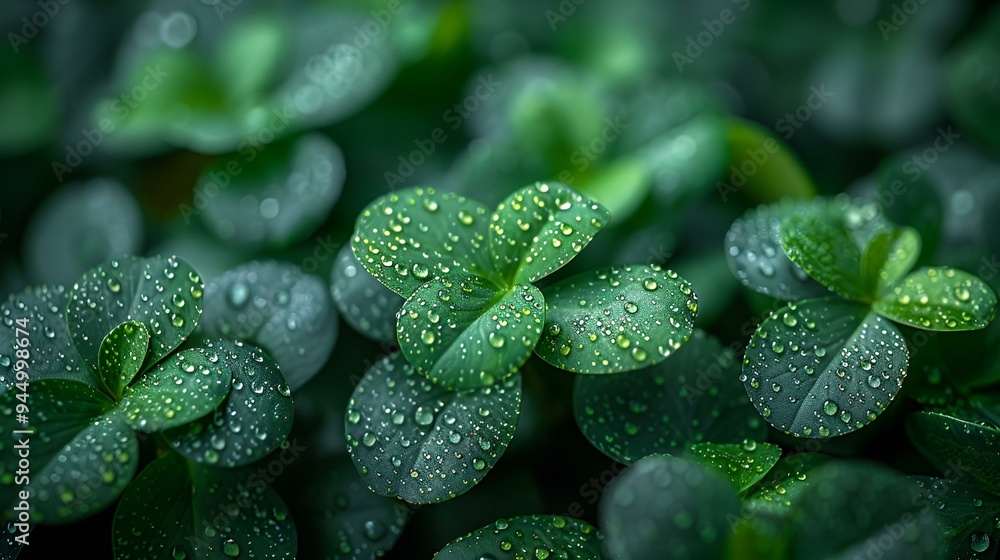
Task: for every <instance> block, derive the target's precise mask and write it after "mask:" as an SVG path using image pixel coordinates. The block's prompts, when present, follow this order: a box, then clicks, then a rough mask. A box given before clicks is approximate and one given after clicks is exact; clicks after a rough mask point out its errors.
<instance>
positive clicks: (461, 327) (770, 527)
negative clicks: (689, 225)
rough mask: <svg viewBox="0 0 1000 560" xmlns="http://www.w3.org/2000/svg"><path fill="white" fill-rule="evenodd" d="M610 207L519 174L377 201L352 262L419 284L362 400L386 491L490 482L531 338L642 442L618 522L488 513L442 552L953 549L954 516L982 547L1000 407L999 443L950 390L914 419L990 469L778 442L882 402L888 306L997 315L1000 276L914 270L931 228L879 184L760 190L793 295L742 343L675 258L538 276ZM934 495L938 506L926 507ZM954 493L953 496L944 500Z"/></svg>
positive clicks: (927, 553) (356, 440)
mask: <svg viewBox="0 0 1000 560" xmlns="http://www.w3.org/2000/svg"><path fill="white" fill-rule="evenodd" d="M608 219H609V216H608V214H607V212H606V211H603V209H602V208H601V207H600V206H599V205H598V204H596V203H594V202H592V201H589V200H587V199H584V198H582V197H581V196H580V195H578V194H577V193H575V192H574V191H573V190H572V189H570V188H569V187H566V186H564V185H560V184H555V183H549V184H536V185H534V186H530V187H526V188H524V189H521V190H519V191H517V192H515V193H514V194H513V195H511V196H510V197H509V198H508V199H507V200H505V201H504V202H503V203H501V204H500V205H499V206H498V207H497V209H496V211H495V212H493V213H492V214H490V213H488V212H487V210H486V209H485V208H483V207H482V206H480V205H478V204H476V203H474V202H472V201H469V200H467V199H464V198H462V197H460V196H456V195H451V194H437V193H435V192H434V191H433V190H432V189H411V190H406V191H401V192H398V193H395V194H391V195H387V196H385V197H382V198H380V199H378V200H376V201H375V202H373V203H372V204H371V205H370V206H369V207H368V208H366V209H365V210H364V211H363V213H362V214H361V216H360V217H359V219H358V222H357V227H356V231H355V237H354V239H353V245H352V247H353V251H354V254H355V256H356V258H357V262H360V263H361V264H362V265H363V266H364V268H365V269H366V270H368V271H369V272H370V273H371V275H373V276H374V277H375V278H376V279H378V280H379V281H381V282H382V283H383V284H384V285H385V286H387V287H389V288H390V289H391V290H392V291H393V292H395V293H396V294H398V296H399V297H400V299H398V300H393V299H392V297H388V296H384V295H380V296H378V297H377V300H378V301H379V302H380V303H378V304H373V306H372V308H373V309H374V307H377V306H382V307H385V306H386V305H388V306H391V305H393V301H405V303H403V304H402V307H401V308H400V309H399V312H398V314H397V322H396V330H397V332H396V335H397V337H398V340H399V344H400V352H399V353H396V354H393V355H390V356H388V357H386V358H384V359H383V360H382V361H381V362H379V363H377V364H375V365H374V366H373V367H371V368H370V369H369V371H368V372H367V373H366V375H365V376H364V378H363V379H362V381H361V383H360V384H359V385H358V386H357V388H356V389H355V392H354V395H353V396H352V399H351V401H350V404H349V407H348V410H347V413H346V432H347V438H348V447H349V451H350V453H351V456H352V458H353V460H354V462H355V466H356V467H357V469H358V471H359V473H361V476H362V478H363V479H364V481H365V482H366V483H367V484H368V485H369V487H370V488H371V489H372V490H373V491H375V492H376V493H378V494H382V495H385V496H395V497H400V498H402V499H404V500H406V501H409V502H413V503H433V502H439V501H443V500H447V499H450V498H453V497H455V496H457V495H459V494H461V493H463V492H465V491H467V490H468V489H469V488H471V487H472V486H473V485H474V484H476V483H477V482H478V481H479V480H480V479H481V478H482V476H484V475H485V474H486V472H487V471H488V470H489V469H490V467H492V466H493V465H494V464H495V462H496V461H497V459H498V458H499V456H500V454H501V453H502V452H503V450H504V449H505V448H506V446H507V444H508V443H509V442H510V440H511V438H512V436H513V432H514V428H515V425H516V422H517V416H518V411H519V402H520V390H521V387H520V374H519V373H517V371H518V368H519V367H520V366H521V365H522V364H523V363H524V362H525V360H527V359H528V357H529V355H530V353H531V352H532V351H534V352H535V353H536V354H537V355H538V356H540V357H541V358H543V359H544V360H546V361H547V362H549V363H551V364H552V365H554V366H557V367H560V368H562V369H566V370H569V371H573V372H576V373H580V374H583V375H578V376H576V381H575V387H574V394H573V408H574V415H575V416H576V420H577V423H578V425H579V426H580V429H581V431H582V432H583V434H584V435H585V436H586V437H587V439H588V440H589V441H590V442H591V443H592V444H593V445H594V446H595V447H597V448H598V449H599V450H601V451H602V452H604V453H605V454H606V455H608V456H609V457H611V458H613V459H615V460H617V461H620V462H622V463H625V464H627V465H630V468H629V469H628V470H627V471H626V472H625V473H624V474H623V475H622V476H620V477H619V479H618V480H617V481H616V483H615V484H614V485H612V486H611V488H609V490H608V491H607V492H605V494H604V496H602V498H601V503H600V507H599V511H598V519H599V522H600V529H601V530H600V531H598V530H597V529H595V528H594V527H591V526H590V525H588V524H587V523H585V522H583V521H580V520H577V519H573V518H571V517H566V516H555V515H526V516H521V517H515V518H511V519H501V520H498V521H497V522H496V523H494V524H490V525H488V526H486V527H483V528H481V529H479V530H477V531H474V532H472V533H470V534H468V535H466V536H464V537H462V538H459V539H457V540H455V541H453V542H452V543H450V544H449V545H448V546H447V547H445V548H444V549H443V550H442V551H440V552H439V553H438V556H440V557H442V558H462V559H465V558H498V559H499V558H513V557H537V558H547V557H560V558H584V557H585V558H602V557H613V558H627V559H645V558H657V559H659V558H744V557H745V558H752V557H769V558H789V559H793V558H795V559H797V558H813V557H815V555H816V554H817V553H819V552H823V551H825V552H828V553H830V554H834V553H838V554H840V553H845V551H851V550H864V547H865V546H868V545H871V543H872V542H876V541H873V540H871V539H868V540H866V538H867V537H868V536H870V535H872V534H878V533H876V532H878V531H883V530H885V531H888V533H887V535H890V536H888V537H887V538H890V540H891V541H892V542H891V554H890V553H889V552H888V551H886V550H883V549H879V550H880V551H882V552H883V554H886V556H885V557H887V558H888V557H892V558H936V557H938V555H939V553H940V551H941V550H942V549H941V545H942V543H941V542H940V538H939V537H940V535H941V532H940V531H939V525H938V523H939V522H940V523H941V524H942V525H943V526H944V527H945V529H946V534H947V535H949V536H950V537H955V536H956V535H958V536H959V537H961V538H957V540H956V538H952V539H951V541H953V542H951V543H950V544H951V545H954V543H955V542H958V543H967V542H968V539H970V538H971V539H972V545H973V546H972V550H974V551H975V550H979V551H982V550H986V549H987V548H988V547H989V546H990V544H989V542H990V540H989V537H988V536H986V534H985V533H983V532H982V530H981V529H982V526H984V524H985V525H988V524H989V523H991V521H990V518H987V517H983V516H981V515H978V514H979V513H981V511H977V510H976V507H978V506H979V505H982V504H983V503H986V504H987V505H991V506H996V505H998V502H1000V499H998V498H997V497H996V496H997V493H996V492H997V485H998V483H1000V481H998V480H996V477H995V474H994V473H995V469H992V467H991V465H994V464H995V461H993V460H991V459H987V458H986V457H985V455H984V453H985V452H987V451H989V450H993V449H995V447H996V446H997V445H1000V439H998V438H1000V430H996V429H993V428H989V427H986V426H983V425H979V424H976V425H975V428H971V429H970V428H969V426H965V428H964V429H965V434H967V435H968V434H971V435H969V436H968V437H972V438H978V440H984V439H988V440H989V442H987V443H984V442H983V441H978V443H977V450H975V451H971V450H966V451H963V450H962V449H961V447H962V445H963V444H962V442H961V441H959V442H957V443H955V442H952V441H951V440H949V436H948V432H949V430H956V429H958V426H957V425H955V426H953V425H952V424H956V423H958V422H963V421H961V420H958V419H955V418H951V417H948V416H945V415H943V414H940V413H918V414H917V415H915V417H914V418H913V419H912V421H911V425H917V424H919V425H920V428H919V429H917V430H914V431H919V432H923V434H922V435H921V436H919V437H915V441H916V442H917V443H918V447H920V448H921V450H922V451H925V453H926V454H927V455H928V456H929V457H930V458H931V459H932V461H935V462H936V463H938V464H941V465H944V464H945V462H946V461H947V460H951V459H953V458H956V457H957V458H959V459H967V460H969V461H970V462H972V461H973V459H975V461H976V462H977V465H978V466H976V467H973V471H974V473H975V477H974V478H975V480H976V481H978V482H979V483H980V486H979V487H968V486H955V485H952V486H949V485H948V484H947V482H946V481H945V480H943V479H916V480H914V479H905V478H901V477H899V476H898V475H896V474H895V473H893V472H891V471H890V470H888V469H885V468H883V467H879V466H876V465H869V464H855V463H850V462H846V463H845V462H841V461H834V460H832V459H831V458H830V457H828V456H825V455H820V454H817V453H809V452H802V451H803V450H802V449H796V450H794V451H793V452H792V453H790V454H783V450H782V449H781V448H780V447H779V446H777V445H774V444H770V443H763V442H762V441H763V440H764V439H765V438H766V437H767V423H768V422H769V423H770V424H771V425H773V426H775V427H776V428H778V429H781V430H784V431H786V432H789V433H792V434H795V435H798V436H812V437H832V436H835V435H840V434H844V433H847V432H849V431H851V430H855V429H857V428H859V427H861V426H864V425H865V424H867V423H868V422H871V421H872V420H873V419H874V418H876V417H877V416H878V414H879V413H880V412H882V411H883V410H884V409H885V407H886V406H887V405H888V403H889V402H890V401H891V399H892V397H893V396H894V395H895V393H896V392H897V391H898V389H899V387H900V384H901V382H902V377H903V376H904V375H905V371H906V367H907V361H908V350H907V346H906V343H905V342H904V339H903V337H902V335H901V334H900V333H899V331H898V330H897V329H896V328H895V327H894V326H893V324H892V323H891V322H890V321H888V320H887V318H889V319H893V320H895V321H898V322H901V323H903V324H906V325H911V326H914V327H917V328H924V329H937V330H961V329H972V328H982V327H983V326H985V325H986V324H987V323H988V322H989V321H990V320H991V319H992V316H993V313H994V308H995V305H996V299H995V296H994V295H993V293H992V292H991V291H990V289H989V288H988V287H986V286H985V285H984V284H983V283H982V282H981V281H979V280H978V279H977V278H975V277H973V276H971V275H969V274H967V273H964V272H961V271H959V270H954V269H950V268H926V269H921V270H918V271H916V272H912V273H910V269H911V268H912V266H913V264H914V262H915V259H916V257H917V255H918V254H919V253H920V238H919V235H917V234H916V232H915V231H913V230H912V229H910V228H901V227H897V226H895V225H893V224H891V223H890V222H888V221H887V220H886V219H885V218H884V217H883V216H881V215H880V214H879V213H878V212H877V211H875V210H874V209H873V208H872V207H859V206H854V205H852V204H851V203H849V202H848V201H846V200H844V199H837V200H832V201H828V200H824V199H817V200H813V201H809V202H801V203H782V204H776V205H771V206H762V207H760V208H757V209H755V210H751V211H750V212H748V213H747V215H746V216H744V217H743V218H741V219H739V220H737V221H736V222H735V223H734V224H733V226H732V229H731V230H730V233H729V235H728V236H727V241H726V244H727V249H726V250H727V252H728V255H729V259H730V263H731V265H732V268H733V270H734V272H735V273H736V275H737V277H738V278H739V280H740V281H741V282H742V283H743V284H745V285H747V286H749V287H751V288H754V289H755V290H757V291H759V292H762V293H764V294H768V295H771V296H773V297H777V298H780V299H784V300H788V303H787V306H786V307H784V308H782V309H779V310H777V311H775V312H773V313H771V314H770V315H769V316H768V317H767V319H766V320H765V321H764V322H763V323H762V324H761V325H760V327H759V328H758V329H757V332H756V333H755V334H754V335H753V338H752V340H751V342H750V344H749V346H748V348H747V352H746V356H745V358H744V360H743V362H742V365H741V363H740V361H739V359H738V358H737V357H736V356H735V355H734V353H733V352H732V351H731V350H730V349H729V348H725V347H724V346H723V345H722V343H721V342H720V341H718V340H717V339H715V338H714V337H712V336H711V335H708V334H706V333H704V332H702V331H700V330H695V329H693V327H692V322H693V319H694V314H695V312H696V310H697V304H696V299H695V297H694V295H693V293H691V287H690V285H688V284H687V282H685V281H683V280H682V279H680V278H678V277H677V276H676V275H675V274H673V273H671V272H669V271H663V270H661V269H659V268H658V267H645V266H643V267H638V266H632V267H612V268H610V269H607V270H601V271H597V272H592V273H585V274H581V275H578V276H574V277H571V278H569V279H566V280H563V281H561V282H557V283H555V284H552V285H550V286H547V287H545V288H543V289H541V290H538V289H535V288H534V287H533V286H532V285H531V283H532V282H534V281H536V280H538V279H539V278H541V277H542V276H544V275H546V274H548V273H551V272H552V271H554V270H555V269H556V268H558V267H560V266H562V265H563V264H565V263H566V262H567V261H568V260H569V259H570V258H572V257H573V256H574V255H575V254H576V253H577V252H579V251H580V250H582V248H583V246H584V245H585V244H586V242H588V241H589V240H590V238H591V237H592V236H593V235H594V234H595V233H596V232H597V230H598V229H600V227H602V226H603V225H605V224H606V223H607V222H608ZM908 273H909V274H908ZM366 289H367V288H366ZM369 293H370V294H372V295H373V296H374V294H375V292H374V291H371V292H369ZM335 294H336V290H335ZM798 300H804V301H798ZM382 304H386V305H382ZM647 311H648V312H647ZM352 314H353V315H355V316H356V317H355V318H354V321H353V323H357V324H358V325H361V330H362V331H363V332H367V333H368V334H369V335H370V336H373V337H376V338H378V337H379V335H378V334H376V333H377V332H378V331H380V330H384V327H383V328H381V329H380V328H378V327H377V325H378V323H379V321H378V320H377V319H376V317H377V316H378V313H373V312H372V309H369V310H363V309H360V308H359V309H355V310H354V312H353V313H347V314H346V315H345V316H346V317H347V318H348V320H349V321H351V315H352ZM383 322H384V321H383ZM353 323H352V324H353ZM382 334H384V333H382ZM748 393H749V395H750V397H751V398H750V399H748V398H747V395H748ZM984 414H985V413H984ZM928 424H935V426H937V427H936V429H925V427H926V426H927V425H928ZM946 424H947V425H946ZM928 438H930V439H931V440H933V443H932V444H928V445H926V446H922V445H921V442H922V441H925V440H927V439H928ZM963 441H964V440H963ZM928 447H929V448H930V449H929V450H925V448H928ZM945 448H947V449H945ZM806 450H808V448H806ZM973 455H974V456H975V457H973ZM942 468H944V467H942ZM991 469H992V470H991ZM931 503H933V504H935V505H937V506H938V507H936V508H929V507H919V506H924V505H927V504H931ZM793 504H794V507H793ZM942 504H952V505H953V507H952V508H951V509H950V510H949V511H948V512H947V513H946V514H945V515H939V514H940V513H941V511H942V510H943V508H941V507H940V506H941V505H942ZM949 515H950V516H949ZM994 517H995V516H994ZM899 519H905V520H906V523H905V525H903V524H900V523H899ZM817 520H820V521H822V520H830V522H829V523H826V522H817ZM651 527H655V530H651V529H650V528H651ZM977 527H978V528H979V530H977ZM984 539H985V540H984ZM984 542H985V544H984ZM874 546H881V545H880V544H876V545H874ZM967 550H968V546H966V547H965V551H967ZM519 555H520V556H519Z"/></svg>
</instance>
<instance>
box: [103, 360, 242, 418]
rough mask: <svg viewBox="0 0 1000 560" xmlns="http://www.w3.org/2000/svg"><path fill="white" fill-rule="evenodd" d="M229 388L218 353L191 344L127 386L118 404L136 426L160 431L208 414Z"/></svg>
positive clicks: (226, 370)
mask: <svg viewBox="0 0 1000 560" xmlns="http://www.w3.org/2000/svg"><path fill="white" fill-rule="evenodd" d="M229 389H230V373H229V370H228V368H227V367H226V363H225V362H222V363H220V357H219V353H218V352H217V351H215V350H206V349H204V348H194V349H191V350H183V351H181V352H177V353H176V354H174V355H172V356H170V358H168V359H167V360H164V361H163V362H162V363H160V364H158V365H157V366H156V367H154V368H153V369H152V370H150V371H148V372H147V373H145V374H144V375H143V376H142V377H140V378H139V379H138V381H136V382H135V383H134V384H132V385H130V386H129V387H126V388H125V392H124V394H123V395H122V399H121V402H120V403H119V405H118V407H119V410H120V411H121V412H122V414H123V416H124V417H125V420H126V422H128V424H129V425H130V426H132V427H133V428H135V429H136V430H140V431H143V432H159V431H162V430H166V429H168V428H174V427H177V426H181V425H184V424H187V423H188V422H191V421H192V420H196V419H198V418H201V417H202V416H204V415H206V414H208V413H209V412H211V411H212V410H213V409H214V408H215V407H217V406H218V405H219V403H220V402H222V399H224V398H225V397H226V394H228V393H229Z"/></svg>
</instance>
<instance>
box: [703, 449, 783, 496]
mask: <svg viewBox="0 0 1000 560" xmlns="http://www.w3.org/2000/svg"><path fill="white" fill-rule="evenodd" d="M780 457H781V448H780V447H778V446H777V445H772V444H770V443H757V442H756V441H754V440H752V439H748V440H744V441H743V442H742V443H695V444H692V445H690V446H688V448H687V452H686V453H685V455H684V458H685V459H690V460H694V461H697V462H698V463H701V464H702V465H705V466H706V467H709V468H712V469H715V470H716V471H718V472H719V474H721V475H722V476H724V477H726V478H728V479H729V480H730V481H732V483H733V484H735V485H736V488H737V490H739V492H740V493H743V492H746V491H747V490H748V489H749V488H750V487H751V486H753V485H754V484H756V483H757V482H759V481H760V480H761V479H762V478H764V476H766V475H767V473H768V471H770V470H771V467H773V466H774V465H775V463H777V462H778V458H780Z"/></svg>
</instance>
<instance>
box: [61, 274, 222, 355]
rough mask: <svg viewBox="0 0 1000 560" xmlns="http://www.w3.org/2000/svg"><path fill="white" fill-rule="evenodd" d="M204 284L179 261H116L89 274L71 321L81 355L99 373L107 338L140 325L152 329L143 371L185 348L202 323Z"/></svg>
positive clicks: (75, 294)
mask: <svg viewBox="0 0 1000 560" xmlns="http://www.w3.org/2000/svg"><path fill="white" fill-rule="evenodd" d="M203 290H204V285H203V284H202V282H201V278H199V277H198V273H197V272H195V270H194V269H193V268H191V265H189V264H188V263H186V262H185V261H183V260H181V259H179V258H177V257H166V258H164V257H153V258H149V259H140V258H135V257H132V258H127V259H123V260H120V261H118V260H113V261H111V262H110V263H109V264H105V265H101V266H99V267H97V268H94V269H92V270H90V271H88V272H87V273H86V274H84V275H83V278H81V279H80V280H79V281H78V282H77V283H76V284H74V285H73V291H72V292H71V293H70V295H69V306H68V308H67V310H66V320H67V324H68V325H69V334H70V337H71V339H72V340H73V345H74V346H75V347H76V349H77V351H78V352H79V353H80V356H82V357H83V360H84V362H85V363H87V364H88V365H89V366H90V367H92V368H93V369H95V370H96V369H97V362H98V355H99V353H100V347H101V343H102V342H103V341H104V337H105V336H107V335H108V333H110V332H111V331H112V330H114V328H115V327H117V326H118V325H120V324H122V323H125V322H128V321H137V322H140V323H143V324H144V325H146V328H147V329H148V330H149V352H148V353H147V354H146V360H145V361H144V362H143V364H142V369H141V370H140V371H145V370H146V369H149V368H150V367H151V366H152V365H153V364H155V363H157V362H159V361H160V360H162V359H163V358H164V357H165V356H166V355H167V354H169V353H170V352H172V351H173V350H174V349H175V348H177V347H178V346H180V344H181V342H183V341H184V340H185V339H186V338H187V336H188V335H189V334H191V331H193V330H194V328H195V326H196V325H197V324H198V319H199V316H200V315H201V297H202V291H203Z"/></svg>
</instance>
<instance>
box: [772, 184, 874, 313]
mask: <svg viewBox="0 0 1000 560" xmlns="http://www.w3.org/2000/svg"><path fill="white" fill-rule="evenodd" d="M844 219H845V218H844V216H843V215H842V213H841V212H840V211H838V207H837V204H836V203H834V204H831V205H830V207H829V208H828V207H826V206H824V205H817V206H816V207H813V208H809V209H805V210H801V211H799V212H796V213H794V214H789V215H787V216H785V217H783V218H782V219H781V225H780V226H779V229H780V233H779V236H780V238H781V246H782V248H783V249H784V251H785V254H786V255H788V258H789V259H791V261H792V262H793V263H795V264H796V265H797V266H799V267H800V268H802V269H803V270H805V271H806V273H807V274H809V276H810V277H812V278H813V279H814V280H816V281H817V282H819V283H820V284H822V285H824V286H826V287H827V288H828V289H830V290H832V291H834V292H837V293H838V294H840V295H842V296H844V297H846V298H848V299H854V300H864V299H865V298H866V296H867V294H866V292H865V287H864V281H863V280H862V277H861V249H860V246H859V244H857V243H856V242H855V241H854V238H853V237H852V235H851V234H850V233H849V232H848V231H847V229H845V227H844Z"/></svg>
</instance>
